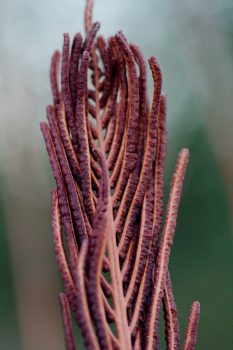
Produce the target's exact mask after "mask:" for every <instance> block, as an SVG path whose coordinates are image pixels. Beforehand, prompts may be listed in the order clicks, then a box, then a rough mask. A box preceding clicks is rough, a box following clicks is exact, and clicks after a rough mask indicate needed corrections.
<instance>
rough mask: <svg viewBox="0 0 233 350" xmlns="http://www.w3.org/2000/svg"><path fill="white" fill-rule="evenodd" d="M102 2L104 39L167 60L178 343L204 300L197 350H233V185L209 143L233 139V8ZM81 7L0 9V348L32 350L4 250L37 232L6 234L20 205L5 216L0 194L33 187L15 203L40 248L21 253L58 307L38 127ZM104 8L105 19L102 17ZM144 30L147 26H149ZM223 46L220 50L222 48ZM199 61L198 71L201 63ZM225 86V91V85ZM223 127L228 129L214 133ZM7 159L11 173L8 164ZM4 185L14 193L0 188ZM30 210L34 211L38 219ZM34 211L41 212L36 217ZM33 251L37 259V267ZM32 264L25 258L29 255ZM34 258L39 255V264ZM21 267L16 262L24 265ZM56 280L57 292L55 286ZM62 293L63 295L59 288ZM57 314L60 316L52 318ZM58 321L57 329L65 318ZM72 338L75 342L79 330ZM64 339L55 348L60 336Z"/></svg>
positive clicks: (12, 2) (26, 3)
mask: <svg viewBox="0 0 233 350" xmlns="http://www.w3.org/2000/svg"><path fill="white" fill-rule="evenodd" d="M95 2H96V7H95V18H96V19H98V20H100V21H101V22H102V23H103V30H102V33H106V34H107V35H109V34H110V33H111V34H112V33H113V32H114V31H116V30H118V29H123V30H124V31H125V34H126V35H127V36H129V38H130V40H132V39H133V40H134V41H135V42H136V43H137V44H138V45H139V46H141V47H142V50H143V52H144V53H145V55H146V56H148V55H151V54H152V53H155V54H156V55H157V54H158V57H159V61H160V63H161V65H162V68H163V73H164V80H165V85H164V86H165V87H164V91H165V92H167V93H168V159H167V163H166V172H165V174H166V190H165V192H166V198H167V195H168V190H169V183H170V179H171V175H172V171H173V167H174V164H175V158H176V156H177V154H178V152H179V150H180V148H182V147H188V148H189V149H190V162H189V166H188V171H187V175H186V179H185V185H184V190H183V195H182V200H181V205H180V210H179V215H178V222H177V230H176V235H175V239H174V246H173V249H172V254H171V259H170V271H171V276H172V280H173V288H174V294H175V300H176V302H177V306H178V311H179V320H180V328H181V333H182V336H184V333H185V326H186V324H187V319H188V313H189V309H190V305H191V303H192V301H193V300H196V299H197V300H200V302H201V319H200V326H199V332H198V340H197V348H196V349H197V350H203V349H206V350H210V349H221V350H231V349H232V348H233V332H232V325H233V313H232V305H233V279H232V269H233V252H232V246H233V244H232V243H233V234H232V221H233V218H232V206H231V205H230V194H229V192H230V191H229V190H231V189H232V187H233V185H231V188H230V189H229V184H228V186H227V184H226V181H225V177H224V175H225V173H224V172H225V169H223V168H222V164H223V163H221V164H220V162H219V159H217V157H216V153H215V151H216V150H215V149H214V146H216V145H215V144H214V143H213V142H212V141H213V139H214V140H215V142H216V143H217V144H218V146H220V148H218V149H220V150H221V143H222V142H224V141H225V139H224V138H225V134H228V133H229V132H231V134H232V135H233V130H232V131H231V130H227V127H226V126H224V125H223V122H222V121H223V118H222V114H224V113H225V114H229V115H228V117H229V119H230V118H231V119H232V101H231V100H232V96H231V95H230V96H228V95H229V94H230V90H229V86H233V81H231V80H232V76H233V75H232V71H233V69H232V67H233V4H232V1H231V0H223V1H217V0H213V1H211V2H210V1H209V0H205V1H201V0H197V1H192V0H185V1H177V2H175V4H174V2H173V1H170V0H168V1H166V2H163V1H161V0H158V1H154V0H147V1H145V2H143V6H142V5H141V4H142V2H141V1H140V0H137V1H136V0H128V1H125V4H124V6H123V5H122V6H121V5H119V3H116V2H115V1H113V0H112V1H109V0H103V1H102V2H100V1H97V0H96V1H95ZM83 3H84V1H83V0H82V1H79V0H70V1H69V2H68V6H64V2H63V1H55V0H51V1H45V0H42V1H41V2H32V1H30V0H22V1H20V2H16V0H9V1H7V0H3V1H1V3H0V10H1V12H0V16H1V23H0V38H1V40H0V48H1V58H0V92H1V94H0V98H1V123H2V124H1V137H0V146H1V154H0V174H1V175H0V344H1V345H0V348H2V349H4V350H21V349H22V350H31V349H32V348H30V347H29V348H27V349H24V348H23V347H22V346H21V342H20V341H21V337H22V334H21V333H20V332H19V328H20V326H21V327H22V324H21V321H20V316H18V315H17V314H19V312H17V311H16V303H15V300H18V299H17V295H15V294H14V288H13V280H14V279H15V273H16V272H15V271H14V269H13V264H12V263H11V262H12V260H14V259H13V258H14V257H13V256H12V255H13V254H14V250H13V249H12V246H11V245H12V244H11V245H10V244H9V242H11V243H12V241H13V239H14V237H15V241H16V243H15V245H16V247H17V245H18V243H17V240H18V242H20V243H21V245H22V242H21V241H22V238H24V237H26V236H27V235H28V237H29V235H31V226H30V222H29V223H28V224H27V223H26V224H25V226H22V227H23V228H22V227H21V226H20V225H19V227H17V225H15V226H16V227H17V230H15V232H11V233H9V229H8V225H7V222H6V221H7V219H8V220H12V221H14V220H16V219H15V215H14V210H16V211H17V208H15V205H14V203H12V207H13V209H12V212H11V210H10V212H9V213H8V215H7V219H6V210H7V209H6V207H5V201H4V198H6V197H7V196H8V195H9V192H8V191H10V190H11V194H12V193H14V191H15V192H16V191H17V195H18V197H20V196H23V195H24V194H25V192H24V191H25V188H28V192H30V193H27V196H28V197H27V198H26V199H25V200H22V201H21V202H20V203H23V204H22V205H23V207H22V208H20V210H21V212H20V211H19V212H20V213H22V212H23V213H25V214H24V215H25V217H24V220H25V221H26V218H27V215H28V216H32V218H31V220H32V221H33V225H34V226H33V228H34V231H35V235H34V236H33V238H31V239H35V237H37V239H38V246H39V248H40V250H38V251H37V254H35V253H34V251H33V249H34V248H35V247H34V246H37V244H35V243H34V245H30V244H28V246H27V245H26V244H25V245H26V248H25V249H26V250H24V253H23V254H25V252H27V251H30V252H29V253H28V256H29V258H30V259H32V260H28V265H29V266H31V267H32V268H31V270H30V269H29V272H31V271H33V268H35V266H34V265H36V268H35V271H36V272H37V273H38V269H39V266H40V264H41V266H42V265H43V266H44V267H43V268H46V272H47V273H46V272H45V270H43V268H41V272H40V273H39V276H40V278H39V279H38V281H37V284H36V287H35V289H39V288H40V286H41V285H42V284H43V283H42V280H43V276H44V279H49V283H50V284H48V285H49V286H50V289H49V290H48V295H49V298H54V300H55V301H56V302H55V303H54V304H55V308H57V309H58V303H57V294H56V290H57V289H56V288H59V287H58V286H57V284H56V283H57V279H56V278H57V272H55V269H54V266H51V259H52V258H51V256H49V257H47V256H46V254H47V253H48V252H49V253H51V251H52V249H51V245H52V242H51V240H50V241H49V242H50V246H49V247H48V246H47V245H48V239H50V236H49V235H50V232H51V227H50V224H49V223H47V220H48V215H49V208H48V197H49V188H51V179H52V175H51V171H50V170H48V171H46V170H45V169H50V167H49V166H48V160H47V155H46V152H45V149H44V148H43V146H42V144H43V141H42V138H41V137H39V136H38V134H39V127H38V120H39V119H40V120H41V119H43V116H44V106H45V104H46V103H48V101H49V93H48V89H49V87H48V78H47V76H48V69H49V68H48V65H49V59H50V55H51V53H52V51H53V49H55V48H56V47H59V45H60V44H61V37H62V36H61V34H62V32H63V31H69V32H71V33H73V32H74V31H76V30H80V29H82V23H83V22H82V20H81V18H82V13H83V7H82V6H81V5H83ZM145 4H146V6H145ZM48 9H49V10H48ZM106 9H108V11H109V13H106ZM113 9H114V10H113ZM182 11H183V12H182ZM110 12H111V13H110ZM143 23H145V24H146V25H144V26H143V28H142V25H143ZM180 23H181V25H180ZM179 25H180V26H179ZM215 35H216V37H215ZM215 39H216V43H215ZM215 44H216V45H215ZM221 45H222V46H221ZM222 49H225V51H226V52H225V51H223V50H222ZM41 50H42V51H43V54H42V53H41ZM219 58H221V61H219ZM203 60H204V61H205V62H204V63H203V62H202V61H203ZM202 63H203V66H201V64H202ZM215 73H216V74H215ZM226 78H228V79H229V81H227V79H226ZM225 80H226V85H224V83H225ZM220 83H221V84H220ZM214 84H215V85H216V86H214ZM218 84H219V86H220V90H222V95H223V96H224V97H225V96H226V97H227V96H228V102H229V101H230V104H229V105H227V104H225V102H224V101H225V100H224V99H222V100H221V99H220V101H219V96H218V92H219V91H218V89H217V90H215V88H216V87H217V88H218V87H219V86H218ZM227 84H230V85H227ZM195 93H196V95H195ZM194 95H195V96H194ZM12 96H13V97H14V98H12ZM202 97H203V99H202ZM205 99H206V100H205ZM12 101H13V102H14V103H12ZM206 101H207V103H206ZM205 103H206V104H205ZM203 106H204V108H203ZM211 108H212V109H211ZM216 108H219V109H218V110H217V118H216V116H215V120H214V116H213V115H212V113H213V112H214V111H215V109H216ZM208 110H209V113H207V115H206V116H205V117H206V120H207V122H208V123H205V122H206V120H204V118H203V114H205V113H206V111H208ZM219 111H220V112H221V113H220V112H219ZM216 120H217V121H218V123H216ZM224 120H225V119H224ZM214 123H215V129H212V136H214V137H213V138H212V141H211V142H210V136H209V133H208V132H209V129H211V127H212V124H214ZM226 125H228V124H226ZM221 127H223V130H222V133H221V136H219V131H220V129H221ZM208 128H209V129H208ZM12 140H13V141H14V142H12ZM226 151H227V152H228V153H230V154H231V155H232V149H231V148H230V149H229V147H228V149H226V148H225V149H224V148H222V153H223V154H220V153H219V154H220V155H221V156H222V158H224V155H225V154H224V152H226ZM219 154H218V155H219ZM231 158H233V157H232V156H231ZM46 162H47V163H46ZM9 164H10V165H11V166H10V167H9ZM12 164H13V165H14V166H15V168H14V167H12ZM19 164H21V166H20V165H19ZM35 164H37V165H35ZM9 169H10V170H9ZM14 172H15V173H14ZM6 183H7V186H5V185H6ZM22 184H23V185H22ZM231 192H232V191H231ZM10 198H14V196H13V197H10ZM28 198H29V199H28ZM33 200H34V201H35V203H36V205H35V203H34V202H33ZM31 203H32V204H31ZM232 203H233V202H232ZM32 208H33V209H32ZM8 210H9V207H8ZM30 210H34V212H33V215H31V212H30ZM36 212H38V213H39V214H38V215H37V214H35V213H36ZM34 217H35V218H36V219H38V218H40V217H44V221H43V225H42V223H41V222H37V221H36V219H34ZM17 223H18V222H17ZM40 225H41V230H42V231H40V230H39V229H38V231H36V228H38V227H39V226H40ZM26 229H27V232H26V231H25V235H22V232H21V231H22V230H26ZM42 233H43V234H42ZM36 235H37V236H36ZM9 236H10V237H11V239H9ZM30 237H31V236H30ZM23 243H26V242H23ZM43 244H44V245H46V247H45V246H43ZM16 247H14V249H16ZM41 252H45V255H42V254H41ZM40 254H41V255H40ZM38 256H39V257H40V256H41V261H40V258H39V259H38ZM27 258H28V257H27V256H25V260H26V259H27ZM33 258H34V259H37V264H35V261H33ZM38 260H39V261H38ZM15 263H16V264H18V263H19V264H20V262H18V261H16V262H15ZM47 265H49V266H47ZM27 273H28V271H27ZM53 275H54V277H53ZM36 277H37V276H36ZM26 278H27V276H26ZM53 278H54V279H53ZM35 279H36V278H35ZM52 285H54V286H55V287H54V288H52ZM45 286H46V283H45ZM19 287H20V286H16V287H15V289H16V290H18V289H19ZM17 288H18V289H17ZM22 290H23V288H22ZM58 291H59V289H58V290H57V293H58ZM38 293H40V291H38ZM43 293H44V291H43V288H42V293H41V300H38V305H39V306H38V308H39V309H40V310H42V311H43V310H44V309H43V308H41V307H40V303H42V302H44V299H46V298H47V294H45V293H44V294H43ZM49 293H50V294H49ZM29 294H30V293H29ZM34 301H35V299H34ZM34 301H32V302H34ZM47 304H48V305H47ZM47 304H46V303H44V304H43V305H44V306H45V307H47V312H48V313H49V312H51V313H53V314H54V315H55V311H54V309H53V307H52V306H51V304H52V303H51V299H48V301H47ZM50 306H51V309H50ZM18 309H19V308H18ZM21 311H22V310H21ZM42 311H41V312H42ZM27 312H28V310H27V311H26V313H27ZM43 312H44V311H43ZM17 316H18V317H17ZM27 316H28V317H31V314H30V315H27V314H26V317H27ZM40 316H41V315H40ZM43 317H44V318H43ZM43 317H42V319H39V318H38V319H37V318H36V316H35V318H33V319H32V321H31V319H30V318H29V320H28V322H29V323H32V326H33V327H34V332H35V334H36V335H37V332H38V329H40V331H43V330H45V331H46V335H45V339H47V338H48V339H50V341H53V339H52V340H51V338H53V334H54V333H52V331H51V330H50V329H47V328H49V327H48V324H44V322H43V321H42V320H44V319H46V315H44V316H43ZM58 317H59V316H58V315H57V314H56V315H55V316H54V320H56V318H58ZM35 319H36V320H35ZM51 319H53V318H52V317H51ZM49 322H50V321H49ZM54 322H55V321H54ZM57 322H58V324H60V325H61V320H60V318H59V319H58V321H57ZM161 324H162V320H161ZM43 327H44V328H43ZM51 327H52V325H51ZM57 328H58V327H57ZM31 329H32V328H31ZM20 330H21V328H20ZM61 332H62V327H61V326H60V328H58V329H57V333H58V334H59V335H60V336H61ZM50 333H51V334H50ZM76 333H77V338H79V336H78V332H76ZM40 334H41V333H40ZM24 336H25V334H24ZM49 336H50V338H49ZM46 337H47V338H46ZM39 340H41V339H38V342H39ZM55 343H56V342H55ZM55 343H54V344H55ZM58 343H60V339H59V337H58ZM51 344H53V343H51ZM51 344H50V343H48V345H47V347H45V346H43V350H53V349H54V350H55V349H56V350H60V349H63V348H64V346H63V344H61V345H60V347H59V348H58V347H57V346H53V345H51ZM161 344H162V349H163V348H164V342H163V341H161ZM79 349H82V347H80V348H79ZM33 350H41V348H40V347H39V348H34V347H33Z"/></svg>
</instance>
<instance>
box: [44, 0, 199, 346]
mask: <svg viewBox="0 0 233 350" xmlns="http://www.w3.org/2000/svg"><path fill="white" fill-rule="evenodd" d="M92 7H93V0H87V5H86V11H85V30H86V37H85V38H84V39H83V38H82V36H81V34H80V33H78V34H76V35H75V36H74V39H73V42H71V39H70V37H69V35H68V34H64V41H63V49H62V53H61V54H60V53H59V52H58V51H56V52H55V53H54V55H53V57H52V61H51V68H50V80H51V89H52V95H53V105H51V106H48V107H47V119H48V124H47V123H45V122H42V123H41V130H42V133H43V136H44V140H45V144H46V148H47V152H48V155H49V159H50V163H51V166H52V170H53V173H54V178H55V181H56V189H53V190H52V193H51V202H52V228H53V243H54V250H55V255H56V260H57V264H58V268H59V271H60V275H61V279H62V282H63V286H64V293H61V294H60V305H61V311H62V317H63V325H64V330H65V342H66V347H67V349H68V350H75V341H74V338H73V332H72V321H71V316H70V315H71V314H72V316H73V318H74V320H75V322H76V323H77V325H78V327H79V329H80V333H81V335H82V337H83V340H84V345H85V347H86V349H88V350H100V349H101V350H108V349H110V350H115V349H116V350H133V349H134V350H136V349H137V350H140V349H146V350H154V349H158V346H159V339H158V323H159V315H160V309H161V304H163V310H164V318H165V339H166V348H167V350H178V349H179V348H180V335H179V323H178V317H177V308H176V304H175V301H174V296H173V293H172V282H171V277H170V273H169V269H168V263H169V256H170V250H171V246H172V243H173V237H174V233H175V226H176V218H177V212H178V206H179V202H180V198H181V190H182V186H183V181H184V176H185V171H186V167H187V163H188V155H189V152H188V150H187V149H182V150H181V152H180V154H179V156H178V158H177V163H176V167H175V171H174V175H173V177H172V182H171V190H170V195H169V200H168V203H167V210H166V214H165V220H164V223H163V182H164V180H163V175H164V161H165V157H166V98H165V96H164V95H162V72H161V69H160V66H159V64H158V62H157V59H156V58H155V57H150V58H149V60H148V61H149V66H150V70H151V74H152V78H153V86H154V91H153V99H152V102H151V106H150V103H149V97H148V90H147V85H148V84H147V70H146V60H145V59H144V57H143V55H142V53H141V51H140V49H139V48H138V47H137V46H136V45H135V44H129V43H128V42H127V39H126V38H125V36H124V34H123V33H122V32H121V31H120V32H118V33H117V34H116V35H115V36H113V37H111V38H110V39H109V40H108V41H105V40H104V38H103V37H102V36H98V34H97V32H98V30H99V28H100V24H99V23H98V22H95V23H94V24H93V23H92ZM60 56H61V57H60ZM60 58H61V68H60V71H61V72H60V74H61V84H60V85H59V83H58V76H59V61H60ZM199 313H200V306H199V303H198V302H194V303H193V305H192V308H191V313H190V318H189V323H188V327H187V333H186V338H185V344H184V350H192V349H194V345H195V341H196V331H197V324H198V319H199ZM114 329H115V331H113V330H114Z"/></svg>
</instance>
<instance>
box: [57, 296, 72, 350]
mask: <svg viewBox="0 0 233 350" xmlns="http://www.w3.org/2000/svg"><path fill="white" fill-rule="evenodd" d="M59 300H60V306H61V312H62V318H63V327H64V333H65V343H66V347H67V350H76V346H75V343H74V336H73V331H72V324H71V317H70V307H69V303H68V300H67V298H66V295H65V294H64V293H61V294H60V295H59Z"/></svg>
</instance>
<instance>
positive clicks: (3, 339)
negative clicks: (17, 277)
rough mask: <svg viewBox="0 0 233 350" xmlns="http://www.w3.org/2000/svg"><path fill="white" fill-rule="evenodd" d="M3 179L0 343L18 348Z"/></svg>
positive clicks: (0, 196) (1, 184) (0, 192)
mask: <svg viewBox="0 0 233 350" xmlns="http://www.w3.org/2000/svg"><path fill="white" fill-rule="evenodd" d="M2 196H3V181H2V179H0V344H1V348H2V349H7V350H10V349H12V350H13V349H17V350H19V349H20V346H19V344H20V343H19V332H18V324H17V318H16V309H15V298H14V290H13V281H12V267H11V263H10V257H9V251H8V242H7V235H6V234H7V230H6V225H5V216H4V214H5V211H4V206H3V200H2Z"/></svg>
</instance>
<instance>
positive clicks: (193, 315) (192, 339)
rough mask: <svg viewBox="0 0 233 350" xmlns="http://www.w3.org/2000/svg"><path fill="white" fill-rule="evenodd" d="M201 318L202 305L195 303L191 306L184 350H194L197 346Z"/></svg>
mask: <svg viewBox="0 0 233 350" xmlns="http://www.w3.org/2000/svg"><path fill="white" fill-rule="evenodd" d="M199 317H200V303H199V302H198V301H194V303H193V304H192V306H191V310H190V316H189V321H188V326H187V332H186V336H185V341H184V350H193V349H194V346H195V344H196V337H197V327H198V323H199Z"/></svg>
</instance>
